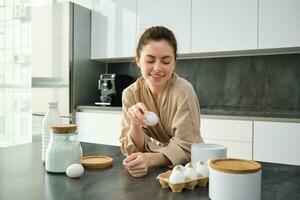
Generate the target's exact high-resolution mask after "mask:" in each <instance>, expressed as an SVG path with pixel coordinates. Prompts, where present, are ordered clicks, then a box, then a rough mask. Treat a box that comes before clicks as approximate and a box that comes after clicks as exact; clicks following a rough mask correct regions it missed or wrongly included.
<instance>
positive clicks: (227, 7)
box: [191, 0, 258, 53]
mask: <svg viewBox="0 0 300 200" xmlns="http://www.w3.org/2000/svg"><path fill="white" fill-rule="evenodd" d="M257 4H258V2H257V0H255V1H253V0H227V1H219V0H192V42H191V44H192V48H191V53H201V52H214V51H230V50H245V49H256V48H257V16H258V10H257V6H258V5H257Z"/></svg>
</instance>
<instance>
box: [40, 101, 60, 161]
mask: <svg viewBox="0 0 300 200" xmlns="http://www.w3.org/2000/svg"><path fill="white" fill-rule="evenodd" d="M53 124H62V120H61V118H60V114H59V111H58V108H57V102H55V101H54V102H48V109H47V112H46V114H45V116H44V118H43V122H42V161H45V155H46V149H47V146H48V143H49V140H50V131H51V126H52V125H53Z"/></svg>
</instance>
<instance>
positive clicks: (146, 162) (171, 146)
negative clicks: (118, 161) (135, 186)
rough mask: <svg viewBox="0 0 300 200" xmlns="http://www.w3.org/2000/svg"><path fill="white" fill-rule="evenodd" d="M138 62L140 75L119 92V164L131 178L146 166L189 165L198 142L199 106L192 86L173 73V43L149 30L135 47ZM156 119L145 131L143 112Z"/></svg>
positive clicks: (158, 29)
mask: <svg viewBox="0 0 300 200" xmlns="http://www.w3.org/2000/svg"><path fill="white" fill-rule="evenodd" d="M136 54H137V55H136V64H137V66H138V67H139V68H140V70H141V74H142V77H140V78H139V79H138V80H137V81H136V82H135V83H133V84H132V85H130V86H129V87H128V88H126V89H125V90H124V91H123V96H122V103H123V119H122V124H121V136H120V142H121V151H122V152H123V154H124V155H125V156H127V157H126V158H125V159H124V161H123V165H124V166H125V168H126V169H127V170H128V171H129V173H130V174H131V175H132V176H134V177H141V176H145V175H146V174H147V172H148V168H149V167H152V166H158V165H168V166H174V165H176V164H184V163H186V162H189V161H190V157H191V144H193V143H200V142H202V139H201V136H200V108H199V103H198V99H197V96H196V94H195V91H194V89H193V87H192V85H191V84H190V83H189V82H188V81H186V80H185V79H183V78H181V77H179V76H178V75H177V74H175V73H174V69H175V66H176V56H177V43H176V39H175V36H174V34H173V33H172V31H170V30H169V29H167V28H165V27H162V26H155V27H151V28H149V29H147V30H146V31H145V32H144V33H143V35H142V36H141V38H140V40H139V43H138V46H137V49H136ZM148 111H152V112H155V113H156V115H157V116H158V117H159V122H158V123H157V124H156V125H155V126H151V127H147V126H145V123H144V113H146V112H148Z"/></svg>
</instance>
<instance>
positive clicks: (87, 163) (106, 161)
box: [81, 155, 113, 169]
mask: <svg viewBox="0 0 300 200" xmlns="http://www.w3.org/2000/svg"><path fill="white" fill-rule="evenodd" d="M112 162H113V159H112V158H111V157H108V156H97V155H95V156H84V157H82V158H81V164H82V165H83V166H84V167H86V168H90V169H102V168H108V167H111V166H112Z"/></svg>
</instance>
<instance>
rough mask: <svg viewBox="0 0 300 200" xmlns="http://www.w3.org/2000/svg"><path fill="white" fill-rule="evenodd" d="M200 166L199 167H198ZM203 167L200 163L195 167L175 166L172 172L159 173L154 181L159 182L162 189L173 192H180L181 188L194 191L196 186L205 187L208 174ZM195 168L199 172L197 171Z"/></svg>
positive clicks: (188, 164) (187, 165)
mask: <svg viewBox="0 0 300 200" xmlns="http://www.w3.org/2000/svg"><path fill="white" fill-rule="evenodd" d="M200 165H201V167H199V166H200ZM205 167H206V166H204V164H202V163H197V164H196V166H195V167H194V166H193V164H192V163H187V164H186V165H185V167H183V166H182V165H176V166H175V167H174V168H173V169H172V171H170V170H168V171H166V172H164V173H161V174H159V175H158V176H157V178H156V179H158V180H159V182H160V184H161V186H162V188H168V187H170V188H171V190H172V191H173V192H182V190H183V188H186V189H188V190H194V189H195V186H196V185H198V186H199V187H205V186H206V185H207V182H208V173H206V171H205ZM197 168H199V169H200V170H198V171H197ZM206 169H207V167H206ZM207 171H208V170H207ZM198 172H201V173H198ZM203 172H204V174H202V173H203Z"/></svg>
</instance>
